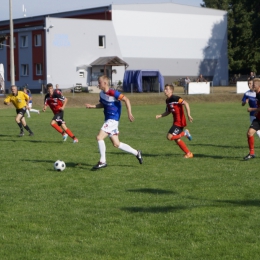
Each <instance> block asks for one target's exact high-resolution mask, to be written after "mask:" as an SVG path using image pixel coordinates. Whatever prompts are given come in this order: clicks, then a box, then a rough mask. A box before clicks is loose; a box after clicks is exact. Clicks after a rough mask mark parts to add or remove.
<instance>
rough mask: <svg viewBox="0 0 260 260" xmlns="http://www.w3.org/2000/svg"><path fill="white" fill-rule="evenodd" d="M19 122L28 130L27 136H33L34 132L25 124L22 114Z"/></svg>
mask: <svg viewBox="0 0 260 260" xmlns="http://www.w3.org/2000/svg"><path fill="white" fill-rule="evenodd" d="M21 123H22V124H23V127H24V129H25V130H26V131H28V132H29V136H33V135H34V134H33V132H32V130H31V129H30V127H29V126H28V125H27V123H26V121H25V118H24V116H23V117H22V118H21Z"/></svg>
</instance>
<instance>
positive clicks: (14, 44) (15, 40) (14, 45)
mask: <svg viewBox="0 0 260 260" xmlns="http://www.w3.org/2000/svg"><path fill="white" fill-rule="evenodd" d="M13 41H14V48H16V38H15V37H14V40H13ZM10 44H11V43H10Z"/></svg>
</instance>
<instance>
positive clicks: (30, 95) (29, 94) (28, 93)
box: [27, 91, 32, 103]
mask: <svg viewBox="0 0 260 260" xmlns="http://www.w3.org/2000/svg"><path fill="white" fill-rule="evenodd" d="M27 95H28V96H29V98H30V100H29V103H32V100H31V97H32V94H31V93H30V92H29V91H28V92H27Z"/></svg>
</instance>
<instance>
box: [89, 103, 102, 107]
mask: <svg viewBox="0 0 260 260" xmlns="http://www.w3.org/2000/svg"><path fill="white" fill-rule="evenodd" d="M85 106H86V108H103V107H104V105H103V104H102V103H98V104H96V105H91V104H85Z"/></svg>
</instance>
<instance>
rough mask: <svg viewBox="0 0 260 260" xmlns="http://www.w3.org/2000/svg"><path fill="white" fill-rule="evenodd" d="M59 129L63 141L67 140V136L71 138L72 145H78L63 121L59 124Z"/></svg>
mask: <svg viewBox="0 0 260 260" xmlns="http://www.w3.org/2000/svg"><path fill="white" fill-rule="evenodd" d="M61 128H62V129H63V135H62V137H63V141H66V140H67V137H68V135H69V137H71V138H72V139H73V143H78V141H79V140H78V139H77V138H76V136H75V135H74V134H73V133H72V132H71V130H70V129H69V128H68V127H67V126H66V124H65V121H62V123H61Z"/></svg>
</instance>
